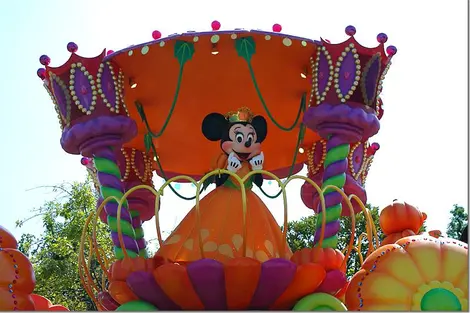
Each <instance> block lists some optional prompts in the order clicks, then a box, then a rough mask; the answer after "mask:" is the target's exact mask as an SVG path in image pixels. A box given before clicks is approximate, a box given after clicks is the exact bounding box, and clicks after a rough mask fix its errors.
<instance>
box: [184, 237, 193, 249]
mask: <svg viewBox="0 0 470 313" xmlns="http://www.w3.org/2000/svg"><path fill="white" fill-rule="evenodd" d="M184 247H185V248H186V249H188V250H193V247H194V240H193V239H192V238H189V239H188V240H186V241H185V243H184Z"/></svg>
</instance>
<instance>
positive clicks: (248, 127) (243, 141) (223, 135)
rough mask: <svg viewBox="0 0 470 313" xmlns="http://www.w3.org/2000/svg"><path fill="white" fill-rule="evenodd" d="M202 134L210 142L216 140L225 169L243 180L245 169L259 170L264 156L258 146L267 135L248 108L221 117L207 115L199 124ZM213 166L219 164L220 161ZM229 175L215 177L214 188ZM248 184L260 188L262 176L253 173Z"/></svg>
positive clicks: (262, 122) (265, 127)
mask: <svg viewBox="0 0 470 313" xmlns="http://www.w3.org/2000/svg"><path fill="white" fill-rule="evenodd" d="M202 133H203V134H204V136H205V137H206V138H207V139H209V140H211V141H220V147H221V148H222V151H223V152H224V154H225V156H224V155H222V156H221V158H222V160H221V161H222V162H223V161H224V160H223V159H224V157H227V165H226V169H227V170H229V171H230V172H233V173H237V174H238V176H240V177H243V176H244V175H246V174H247V173H248V172H249V167H251V169H252V170H253V171H255V170H261V169H263V163H264V154H263V152H262V151H261V143H262V142H263V141H264V139H265V138H266V135H267V134H268V124H267V123H266V120H265V119H264V117H262V116H261V115H257V116H253V114H252V113H251V111H250V109H248V108H241V109H239V110H238V111H236V112H229V113H227V114H226V115H225V116H224V115H222V114H220V113H211V114H209V115H207V116H206V117H205V118H204V121H203V122H202ZM217 163H219V164H220V161H218V162H217ZM247 163H249V165H248V164H247ZM219 164H218V165H219ZM222 166H223V165H222ZM216 168H220V167H219V166H217V167H216ZM229 176H230V175H229V174H221V175H217V176H216V177H215V184H216V186H217V187H219V186H221V185H223V184H224V183H226V182H227V179H228V177H229ZM251 181H253V182H254V183H255V184H256V185H257V186H258V187H261V185H262V184H263V176H262V175H261V174H255V175H253V176H252V180H251ZM251 181H250V183H251Z"/></svg>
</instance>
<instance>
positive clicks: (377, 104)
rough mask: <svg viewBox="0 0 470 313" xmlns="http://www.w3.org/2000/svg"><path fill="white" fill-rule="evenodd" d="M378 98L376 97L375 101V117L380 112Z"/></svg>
mask: <svg viewBox="0 0 470 313" xmlns="http://www.w3.org/2000/svg"><path fill="white" fill-rule="evenodd" d="M379 104H380V98H379V97H377V101H375V115H376V116H379V111H380V105H379Z"/></svg>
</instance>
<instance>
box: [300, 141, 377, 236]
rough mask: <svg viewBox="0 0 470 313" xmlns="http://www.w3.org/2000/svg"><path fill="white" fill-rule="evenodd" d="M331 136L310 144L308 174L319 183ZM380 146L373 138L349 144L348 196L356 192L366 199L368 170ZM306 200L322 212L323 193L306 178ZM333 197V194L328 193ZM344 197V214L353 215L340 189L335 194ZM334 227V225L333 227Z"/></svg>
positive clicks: (355, 205) (345, 188)
mask: <svg viewBox="0 0 470 313" xmlns="http://www.w3.org/2000/svg"><path fill="white" fill-rule="evenodd" d="M327 145H328V140H326V139H322V140H320V141H317V142H315V143H314V144H313V145H312V147H311V148H309V149H307V151H306V153H307V162H306V164H307V170H308V172H307V177H308V178H310V179H311V180H313V181H314V182H315V183H316V184H317V185H319V186H321V185H322V181H323V176H324V174H325V168H324V163H325V159H326V147H327ZM379 148H380V146H379V144H378V143H376V142H374V143H372V144H370V143H369V142H368V141H363V142H356V143H352V144H350V145H349V154H348V157H347V164H348V166H347V169H346V173H345V175H346V178H345V182H344V186H343V191H344V193H345V194H346V195H347V196H350V195H356V196H357V197H358V198H359V199H360V200H361V202H362V203H364V204H365V203H366V202H367V193H366V190H365V182H366V178H367V175H368V173H369V169H370V166H371V164H372V161H373V159H374V155H375V153H376V152H377V151H378V150H379ZM300 195H301V198H302V201H303V203H304V204H305V206H306V207H308V208H309V209H312V210H314V211H315V213H317V214H318V213H320V212H321V205H320V196H319V194H318V192H317V191H316V189H315V188H314V187H313V186H312V185H311V184H310V183H308V182H305V183H304V184H303V185H302V187H301V190H300ZM328 197H331V196H328ZM335 197H338V200H339V201H341V206H342V210H341V216H350V215H351V212H350V210H349V207H348V206H347V204H346V200H345V199H344V198H342V196H341V195H340V194H339V193H336V194H335ZM351 203H352V205H353V209H354V213H356V214H357V213H359V212H361V211H362V208H361V206H360V205H359V203H357V202H356V201H351ZM333 225H334V226H335V227H334V229H339V221H338V222H336V223H335V224H333ZM330 230H331V229H330ZM319 239H320V233H319V232H317V233H316V234H315V237H314V243H317V242H318V241H319Z"/></svg>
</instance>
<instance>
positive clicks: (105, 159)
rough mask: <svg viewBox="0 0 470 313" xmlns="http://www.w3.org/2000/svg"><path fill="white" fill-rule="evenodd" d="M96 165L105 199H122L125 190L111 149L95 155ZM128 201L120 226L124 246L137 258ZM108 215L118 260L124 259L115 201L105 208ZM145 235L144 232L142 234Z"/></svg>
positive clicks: (137, 251) (123, 207) (131, 255)
mask: <svg viewBox="0 0 470 313" xmlns="http://www.w3.org/2000/svg"><path fill="white" fill-rule="evenodd" d="M94 164H95V167H96V170H97V174H98V175H97V176H98V181H99V183H100V191H101V196H102V197H103V199H106V198H108V197H111V196H114V197H116V198H118V199H121V198H122V196H123V195H124V192H123V191H124V190H123V187H122V184H121V173H120V171H119V167H118V165H117V163H116V157H115V154H114V152H113V150H112V149H111V148H103V149H101V150H100V151H98V152H97V153H95V155H94ZM127 207H128V206H127V201H124V203H123V205H122V207H121V220H120V226H121V231H122V237H123V241H124V246H125V248H126V251H127V253H128V255H129V256H130V257H136V256H137V255H138V254H139V251H140V249H139V246H138V244H137V242H136V238H137V236H136V233H135V231H134V227H133V226H132V217H131V215H130V213H129V211H128V209H127ZM105 210H106V214H107V215H108V225H109V228H110V229H111V239H112V241H113V244H114V253H115V255H116V258H117V259H122V258H124V253H123V250H122V248H121V245H120V243H119V238H118V233H117V226H118V224H117V211H118V203H117V202H116V201H114V200H111V201H109V202H108V203H107V204H106V206H105ZM142 233H143V232H142Z"/></svg>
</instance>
